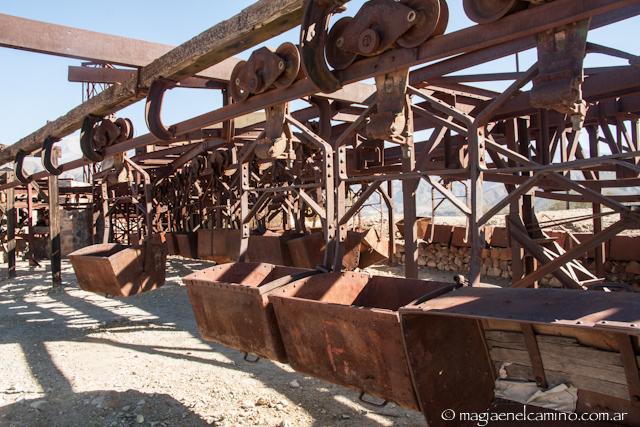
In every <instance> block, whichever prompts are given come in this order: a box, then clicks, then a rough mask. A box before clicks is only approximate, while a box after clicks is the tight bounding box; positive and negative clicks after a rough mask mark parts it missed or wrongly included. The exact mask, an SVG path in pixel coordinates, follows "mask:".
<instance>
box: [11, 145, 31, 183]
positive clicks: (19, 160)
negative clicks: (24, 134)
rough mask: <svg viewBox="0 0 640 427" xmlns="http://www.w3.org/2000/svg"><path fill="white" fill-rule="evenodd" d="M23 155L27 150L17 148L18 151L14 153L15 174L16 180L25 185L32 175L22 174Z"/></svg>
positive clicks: (24, 155)
mask: <svg viewBox="0 0 640 427" xmlns="http://www.w3.org/2000/svg"><path fill="white" fill-rule="evenodd" d="M25 157H27V152H26V151H24V150H18V153H17V154H16V163H15V175H16V178H17V179H18V181H20V182H21V183H23V184H25V185H27V184H29V183H30V182H31V181H33V177H32V176H31V175H25V174H24V159H25Z"/></svg>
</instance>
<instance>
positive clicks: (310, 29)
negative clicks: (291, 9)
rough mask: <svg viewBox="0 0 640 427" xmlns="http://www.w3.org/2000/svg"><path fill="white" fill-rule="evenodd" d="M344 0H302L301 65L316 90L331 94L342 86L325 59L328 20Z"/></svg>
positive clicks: (340, 7)
mask: <svg viewBox="0 0 640 427" xmlns="http://www.w3.org/2000/svg"><path fill="white" fill-rule="evenodd" d="M345 2H346V0H305V2H304V9H303V18H302V26H301V31H300V52H301V56H302V68H303V69H304V72H305V74H306V76H307V77H308V78H309V79H310V80H311V81H312V82H313V84H315V85H316V86H317V87H318V89H320V90H321V91H322V92H325V93H332V92H335V91H336V90H338V89H340V88H341V87H342V84H341V83H340V80H338V79H337V78H336V76H335V75H334V74H333V73H332V72H331V70H330V69H329V66H328V64H327V61H326V60H325V47H326V45H327V36H328V31H329V21H330V20H331V16H332V15H333V14H334V13H337V12H340V11H342V10H343V7H344V3H345Z"/></svg>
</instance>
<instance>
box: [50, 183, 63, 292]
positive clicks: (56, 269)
mask: <svg viewBox="0 0 640 427" xmlns="http://www.w3.org/2000/svg"><path fill="white" fill-rule="evenodd" d="M59 196H60V195H59V190H58V177H57V176H55V175H51V176H49V243H50V244H51V281H52V283H53V287H54V288H55V287H58V286H62V248H61V243H60V197H59Z"/></svg>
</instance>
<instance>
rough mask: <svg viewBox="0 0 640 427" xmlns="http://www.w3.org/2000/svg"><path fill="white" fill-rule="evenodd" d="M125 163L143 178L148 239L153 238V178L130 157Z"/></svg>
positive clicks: (125, 159) (126, 158)
mask: <svg viewBox="0 0 640 427" xmlns="http://www.w3.org/2000/svg"><path fill="white" fill-rule="evenodd" d="M124 161H125V163H126V164H127V165H129V166H130V167H131V168H132V169H133V170H135V171H136V172H137V173H138V174H139V175H140V176H141V177H142V185H143V187H144V202H145V210H144V216H145V225H146V227H147V237H148V236H151V234H153V184H152V182H151V177H150V176H149V174H148V173H147V171H145V170H144V169H142V168H141V167H140V166H139V165H138V164H137V163H135V162H133V161H132V160H131V159H129V158H128V157H124Z"/></svg>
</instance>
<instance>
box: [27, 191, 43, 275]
mask: <svg viewBox="0 0 640 427" xmlns="http://www.w3.org/2000/svg"><path fill="white" fill-rule="evenodd" d="M26 188H27V206H26V208H27V218H26V221H27V234H26V236H25V240H26V241H27V243H29V248H28V250H27V253H26V257H27V259H28V260H29V265H30V266H38V267H39V266H40V263H39V262H38V260H37V259H36V257H35V254H34V253H33V244H34V237H35V236H34V235H33V187H32V186H31V183H28V184H26Z"/></svg>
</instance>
